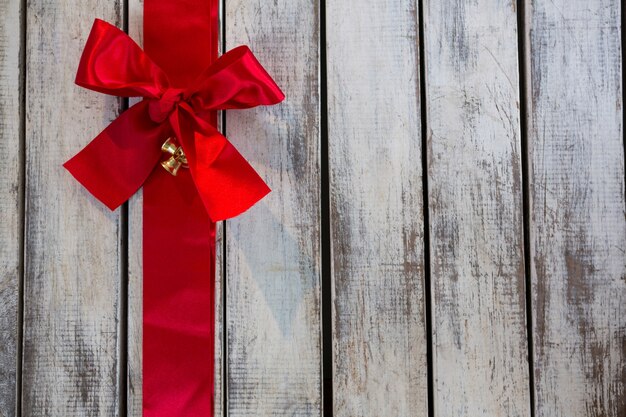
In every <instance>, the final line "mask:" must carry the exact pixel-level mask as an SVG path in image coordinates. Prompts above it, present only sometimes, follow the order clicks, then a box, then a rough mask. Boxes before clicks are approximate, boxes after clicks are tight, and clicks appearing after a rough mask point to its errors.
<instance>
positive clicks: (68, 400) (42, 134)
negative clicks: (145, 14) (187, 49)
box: [22, 0, 122, 417]
mask: <svg viewBox="0 0 626 417" xmlns="http://www.w3.org/2000/svg"><path fill="white" fill-rule="evenodd" d="M121 13H122V4H121V3H120V2H117V1H114V2H101V1H95V0H89V1H81V2H69V1H63V2H55V3H50V2H44V1H30V2H28V9H27V39H26V70H27V85H26V109H25V111H26V183H25V187H26V242H25V279H24V280H25V287H24V300H25V305H24V357H23V385H22V395H23V396H22V416H24V417H32V416H46V417H54V416H59V417H67V416H89V417H96V416H102V417H105V416H106V417H111V416H117V415H119V413H118V407H119V404H118V402H119V401H118V398H119V379H118V373H119V369H118V367H119V365H120V363H119V360H118V358H119V352H118V348H119V345H120V339H119V330H120V329H119V327H120V326H121V322H120V316H119V307H120V299H119V288H120V279H121V268H120V265H121V263H120V259H121V258H120V223H119V211H116V212H111V211H110V210H109V209H108V208H106V207H104V206H103V205H102V204H100V203H99V202H97V201H96V200H95V199H94V198H93V197H92V196H91V195H90V194H89V193H88V192H87V191H85V189H84V188H82V186H81V185H80V184H79V183H78V182H76V181H75V180H74V179H73V178H72V177H71V175H70V174H69V173H68V172H67V171H65V169H64V168H63V167H62V164H63V162H65V161H66V160H67V159H68V158H69V157H71V156H72V155H74V154H75V153H76V152H78V151H79V150H80V149H81V148H82V147H83V146H84V145H85V144H87V143H88V142H89V141H90V140H91V139H92V138H93V137H94V136H95V135H96V134H97V133H98V132H99V131H100V130H101V129H102V128H103V127H105V126H106V125H107V124H109V123H110V122H111V120H113V119H114V118H115V117H117V114H118V111H119V109H120V102H119V100H117V99H115V98H111V97H105V96H104V95H102V94H99V93H95V92H90V91H87V90H84V89H82V88H80V87H78V86H75V85H74V77H75V75H76V68H77V65H78V59H79V56H80V53H81V51H82V48H83V45H84V43H85V40H86V37H87V35H88V34H89V30H90V28H91V25H92V23H93V19H94V17H96V16H98V17H101V18H104V19H107V20H108V21H111V22H114V23H115V24H118V25H119V24H120V23H121Z"/></svg>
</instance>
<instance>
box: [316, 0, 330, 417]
mask: <svg viewBox="0 0 626 417" xmlns="http://www.w3.org/2000/svg"><path fill="white" fill-rule="evenodd" d="M319 23H320V26H319V28H320V34H319V36H320V44H319V48H320V181H321V187H320V206H321V213H320V220H321V230H320V234H321V236H320V237H321V244H322V246H321V263H322V265H321V272H322V276H321V304H322V363H321V366H322V415H323V416H325V417H332V416H333V343H332V341H333V339H332V337H333V334H332V333H333V332H332V299H331V294H332V275H331V274H332V270H331V259H332V253H331V242H330V239H331V237H330V236H331V231H330V229H331V224H330V172H329V160H328V82H327V80H328V76H327V71H328V65H327V64H328V62H327V56H326V45H327V43H326V1H325V0H320V3H319Z"/></svg>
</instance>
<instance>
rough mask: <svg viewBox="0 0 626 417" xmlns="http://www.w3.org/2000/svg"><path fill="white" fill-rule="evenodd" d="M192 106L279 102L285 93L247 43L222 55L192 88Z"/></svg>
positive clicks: (227, 106)
mask: <svg viewBox="0 0 626 417" xmlns="http://www.w3.org/2000/svg"><path fill="white" fill-rule="evenodd" d="M191 91H192V94H191V98H190V102H191V106H192V107H193V108H194V109H196V110H197V109H202V110H227V109H247V108H251V107H256V106H260V105H271V104H277V103H280V102H281V101H283V99H284V98H285V95H284V94H283V92H282V91H281V90H280V88H279V87H278V85H276V83H275V82H274V80H273V79H272V77H270V75H269V74H268V73H267V71H265V68H263V66H261V64H260V63H259V61H258V60H257V59H256V58H255V56H254V55H253V54H252V51H250V48H248V47H247V46H245V45H243V46H239V47H237V48H234V49H232V50H230V51H228V52H226V53H225V54H224V55H222V56H221V57H220V58H219V59H218V60H217V61H216V62H215V63H214V64H213V65H211V66H210V67H209V68H207V70H206V71H205V72H204V73H203V74H202V75H201V76H200V77H199V78H198V80H197V81H196V83H195V86H194V87H193V88H192V89H191Z"/></svg>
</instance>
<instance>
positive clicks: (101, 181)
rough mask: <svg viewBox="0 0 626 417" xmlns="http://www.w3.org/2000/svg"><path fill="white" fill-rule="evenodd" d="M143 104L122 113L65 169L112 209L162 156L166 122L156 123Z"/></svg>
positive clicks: (139, 185)
mask: <svg viewBox="0 0 626 417" xmlns="http://www.w3.org/2000/svg"><path fill="white" fill-rule="evenodd" d="M147 111H148V109H147V102H146V101H141V102H139V103H137V104H136V105H134V106H133V107H131V108H130V109H128V110H126V111H125V112H124V113H122V114H121V115H120V116H119V117H118V118H117V119H115V120H114V121H113V122H112V123H111V124H110V125H109V126H108V127H107V128H106V129H104V130H103V131H102V132H101V133H100V134H99V135H98V136H96V138H95V139H93V140H92V141H91V142H90V143H89V144H88V145H87V146H86V147H85V148H83V150H82V151H80V152H79V153H78V154H76V155H75V156H74V157H73V158H71V159H70V160H69V161H67V162H66V163H65V164H63V166H64V167H65V168H66V169H67V170H68V171H69V172H70V173H71V174H72V175H73V176H74V178H76V179H77V180H78V181H79V182H80V183H81V184H82V185H83V186H84V187H85V188H86V189H87V190H88V191H89V192H90V193H91V194H93V195H94V197H96V198H97V199H98V200H100V201H101V202H102V203H104V204H105V205H106V206H107V207H109V208H110V209H111V210H114V209H116V208H117V207H118V206H120V205H121V204H122V203H123V202H125V201H126V200H128V199H129V198H130V196H132V195H133V194H134V193H135V192H136V191H137V190H138V189H139V187H141V185H142V184H143V183H144V181H145V180H146V178H147V177H148V175H150V173H151V172H152V170H153V169H154V166H155V165H156V163H157V162H158V161H159V159H160V157H161V143H160V141H163V140H164V138H165V137H166V136H167V134H168V129H169V127H168V126H167V124H166V123H163V124H161V125H159V124H156V123H154V122H153V121H152V120H150V118H149V117H148V116H147Z"/></svg>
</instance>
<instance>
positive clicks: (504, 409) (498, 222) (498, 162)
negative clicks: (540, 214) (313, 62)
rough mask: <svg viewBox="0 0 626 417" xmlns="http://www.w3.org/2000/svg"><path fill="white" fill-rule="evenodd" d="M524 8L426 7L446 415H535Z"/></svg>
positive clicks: (496, 1)
mask: <svg viewBox="0 0 626 417" xmlns="http://www.w3.org/2000/svg"><path fill="white" fill-rule="evenodd" d="M516 23H517V13H516V2H515V1H500V0H477V1H472V2H458V1H456V0H440V1H434V0H429V1H426V2H425V6H424V24H425V26H424V45H425V46H424V47H425V49H424V53H425V61H426V95H427V99H426V104H427V127H428V151H427V152H428V184H429V202H428V204H429V214H430V236H431V245H430V250H431V271H432V288H431V293H432V314H433V315H432V317H433V319H432V320H433V374H434V376H433V378H434V402H435V403H434V408H435V414H436V415H437V416H455V417H461V416H467V417H474V416H509V417H514V416H525V417H526V416H529V415H530V392H529V367H528V360H527V338H526V313H525V310H526V309H525V288H524V287H525V284H524V281H525V277H524V257H523V217H522V216H523V213H522V210H523V209H522V185H521V184H522V182H521V180H522V173H521V141H520V116H519V81H518V80H519V78H518V71H519V67H518V57H517V56H518V49H517V30H516V27H517V24H516Z"/></svg>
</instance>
